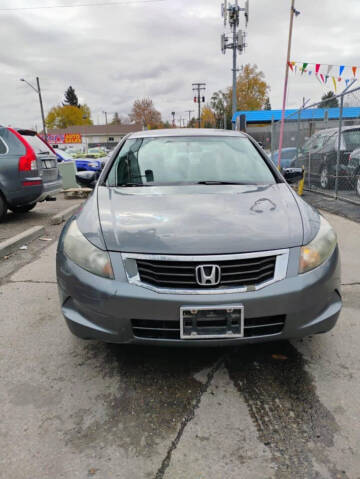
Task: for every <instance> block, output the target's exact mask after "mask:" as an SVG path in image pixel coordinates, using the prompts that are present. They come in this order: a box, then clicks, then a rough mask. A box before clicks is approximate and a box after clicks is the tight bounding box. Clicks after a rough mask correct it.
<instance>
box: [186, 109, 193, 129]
mask: <svg viewBox="0 0 360 479" xmlns="http://www.w3.org/2000/svg"><path fill="white" fill-rule="evenodd" d="M185 113H189V125H190V121H191V113H194V110H186V111H185Z"/></svg>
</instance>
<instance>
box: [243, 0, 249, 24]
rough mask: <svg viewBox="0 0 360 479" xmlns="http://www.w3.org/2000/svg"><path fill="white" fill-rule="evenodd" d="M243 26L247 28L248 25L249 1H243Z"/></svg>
mask: <svg viewBox="0 0 360 479" xmlns="http://www.w3.org/2000/svg"><path fill="white" fill-rule="evenodd" d="M244 15H245V25H246V26H248V23H249V0H245V12H244Z"/></svg>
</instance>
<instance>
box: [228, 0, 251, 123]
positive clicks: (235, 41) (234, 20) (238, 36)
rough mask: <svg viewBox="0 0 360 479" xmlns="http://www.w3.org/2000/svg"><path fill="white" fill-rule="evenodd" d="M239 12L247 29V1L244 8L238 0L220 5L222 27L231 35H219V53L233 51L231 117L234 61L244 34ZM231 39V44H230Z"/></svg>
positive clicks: (233, 108)
mask: <svg viewBox="0 0 360 479" xmlns="http://www.w3.org/2000/svg"><path fill="white" fill-rule="evenodd" d="M240 12H244V17H245V27H247V24H248V21H249V0H245V4H244V8H241V7H240V6H239V4H238V0H235V3H233V4H228V2H227V0H225V1H224V3H223V4H222V5H221V16H222V17H223V18H224V27H225V29H226V27H227V25H229V26H230V29H231V33H230V34H229V35H228V34H227V33H226V31H225V33H223V34H222V35H221V51H222V53H224V54H225V53H226V50H228V49H231V50H232V51H233V67H232V72H233V76H232V78H233V82H232V83H233V86H232V116H233V117H234V114H235V112H236V73H237V72H238V69H237V65H236V60H237V53H240V54H241V53H243V52H244V50H245V47H246V46H247V45H246V43H245V37H246V33H245V31H244V30H241V29H239V25H240ZM231 37H232V42H231ZM233 129H235V124H234V123H233Z"/></svg>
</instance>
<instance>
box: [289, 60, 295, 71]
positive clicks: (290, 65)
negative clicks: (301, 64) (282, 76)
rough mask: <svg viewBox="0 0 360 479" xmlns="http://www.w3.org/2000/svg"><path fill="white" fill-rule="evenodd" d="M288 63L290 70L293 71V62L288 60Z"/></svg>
mask: <svg viewBox="0 0 360 479" xmlns="http://www.w3.org/2000/svg"><path fill="white" fill-rule="evenodd" d="M288 65H289V68H290V70H291V71H292V72H293V71H294V67H293V64H292V63H291V62H288Z"/></svg>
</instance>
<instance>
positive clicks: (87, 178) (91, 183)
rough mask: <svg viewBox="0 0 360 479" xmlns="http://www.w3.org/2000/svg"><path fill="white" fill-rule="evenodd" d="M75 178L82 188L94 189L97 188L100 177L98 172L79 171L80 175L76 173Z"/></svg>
mask: <svg viewBox="0 0 360 479" xmlns="http://www.w3.org/2000/svg"><path fill="white" fill-rule="evenodd" d="M75 178H76V181H77V183H79V185H80V186H85V187H86V188H92V189H94V188H95V186H96V182H97V179H98V175H97V173H96V171H79V172H78V173H76V175H75Z"/></svg>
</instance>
